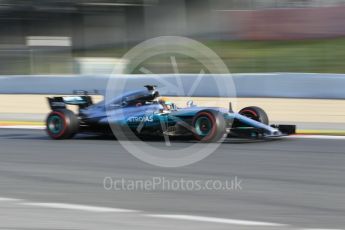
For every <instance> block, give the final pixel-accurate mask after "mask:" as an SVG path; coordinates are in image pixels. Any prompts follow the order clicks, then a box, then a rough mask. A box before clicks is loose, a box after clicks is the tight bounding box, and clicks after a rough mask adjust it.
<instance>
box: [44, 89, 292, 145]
mask: <svg viewBox="0 0 345 230" xmlns="http://www.w3.org/2000/svg"><path fill="white" fill-rule="evenodd" d="M48 101H49V105H50V108H51V110H52V111H51V112H50V113H49V115H48V117H47V120H46V129H47V133H48V135H49V136H50V137H51V138H53V139H68V138H72V137H73V136H74V135H75V134H77V133H104V134H114V135H115V136H116V137H117V138H130V137H132V136H137V137H164V136H169V137H183V138H188V139H194V140H197V141H200V142H217V141H221V140H223V139H224V138H227V137H240V138H271V137H281V136H284V135H290V134H294V133H295V130H296V127H295V126H294V125H270V124H269V119H268V116H267V114H266V113H265V111H264V110H263V109H261V108H259V107H255V106H251V107H246V108H244V109H242V110H240V111H239V112H238V113H236V112H234V111H232V108H231V103H229V108H227V109H225V108H218V107H198V106H195V105H194V104H193V102H192V101H189V102H188V103H187V106H186V107H185V108H179V107H177V106H176V105H175V104H174V103H173V102H169V101H166V100H164V99H162V98H161V97H160V94H159V92H158V90H157V89H156V87H155V86H151V85H147V86H145V87H144V88H143V89H139V90H136V91H132V92H128V93H125V94H123V95H120V96H118V97H115V98H113V99H111V100H106V101H102V102H99V103H96V104H93V102H92V100H91V97H90V96H86V95H82V96H69V97H52V98H48ZM66 105H77V106H79V112H78V113H77V114H75V113H73V112H72V111H71V110H68V109H67V107H66Z"/></svg>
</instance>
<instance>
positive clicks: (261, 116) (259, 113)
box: [239, 106, 270, 125]
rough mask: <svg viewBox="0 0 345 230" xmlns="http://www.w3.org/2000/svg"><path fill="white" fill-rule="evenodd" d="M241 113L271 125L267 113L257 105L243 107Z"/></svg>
mask: <svg viewBox="0 0 345 230" xmlns="http://www.w3.org/2000/svg"><path fill="white" fill-rule="evenodd" d="M239 114H241V115H243V116H246V117H248V118H250V119H253V120H255V121H258V122H261V123H263V124H265V125H269V123H270V122H269V119H268V116H267V113H266V112H265V111H264V110H263V109H261V108H260V107H257V106H249V107H246V108H243V109H241V111H240V112H239Z"/></svg>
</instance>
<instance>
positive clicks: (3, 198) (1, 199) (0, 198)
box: [0, 197, 22, 202]
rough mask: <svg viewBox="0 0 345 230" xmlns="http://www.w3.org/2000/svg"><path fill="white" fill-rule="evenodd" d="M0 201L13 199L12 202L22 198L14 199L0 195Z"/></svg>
mask: <svg viewBox="0 0 345 230" xmlns="http://www.w3.org/2000/svg"><path fill="white" fill-rule="evenodd" d="M1 201H12V202H13V201H14V202H17V201H22V199H16V198H10V197H0V202H1Z"/></svg>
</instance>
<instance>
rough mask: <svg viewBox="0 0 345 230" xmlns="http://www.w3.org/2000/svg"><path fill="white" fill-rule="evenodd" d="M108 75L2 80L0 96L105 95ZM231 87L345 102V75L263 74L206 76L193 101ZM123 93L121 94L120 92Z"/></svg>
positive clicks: (132, 85) (156, 79)
mask: <svg viewBox="0 0 345 230" xmlns="http://www.w3.org/2000/svg"><path fill="white" fill-rule="evenodd" d="M178 76H179V77H180V79H181V82H182V87H183V90H182V92H188V91H189V89H190V87H191V85H192V84H193V83H194V82H196V81H197V77H198V76H197V75H194V74H180V75H178ZM113 78H116V81H118V82H123V81H125V82H126V87H125V88H124V89H121V90H122V91H127V90H133V89H137V88H141V87H143V86H144V85H147V84H150V85H157V86H158V88H163V87H164V86H166V85H164V84H166V83H167V82H168V83H169V84H171V85H173V86H177V85H178V78H177V77H176V75H174V74H159V75H146V74H144V75H117V76H113ZM108 80H109V75H100V76H95V75H94V76H81V75H75V76H29V75H27V76H25V75H24V76H0V94H67V95H70V94H72V93H73V91H74V90H86V91H88V92H90V93H91V94H104V93H105V90H106V87H107V83H108ZM217 82H219V83H220V84H229V85H234V86H235V88H236V92H235V95H236V97H239V98H303V99H345V90H344V86H345V74H305V73H262V74H259V73H257V74H232V75H208V74H205V75H204V76H203V78H202V79H201V81H200V82H199V85H198V86H197V87H196V88H195V90H194V92H193V93H192V94H191V95H188V96H193V97H229V94H230V95H234V92H230V93H229V92H226V91H224V88H223V89H220V88H219V87H218V85H217ZM160 92H161V94H162V95H167V96H187V95H181V94H177V92H176V89H173V88H171V87H170V88H169V87H164V88H163V90H160ZM119 93H121V92H119Z"/></svg>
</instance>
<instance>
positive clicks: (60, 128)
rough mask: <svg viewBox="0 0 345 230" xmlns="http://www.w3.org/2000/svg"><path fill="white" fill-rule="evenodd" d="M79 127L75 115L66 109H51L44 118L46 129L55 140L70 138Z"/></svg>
mask: <svg viewBox="0 0 345 230" xmlns="http://www.w3.org/2000/svg"><path fill="white" fill-rule="evenodd" d="M78 129H79V120H78V118H77V116H76V115H75V114H74V113H73V112H72V111H70V110H68V109H61V110H55V111H52V112H51V113H50V114H49V115H48V117H47V120H46V131H47V133H48V135H49V136H50V137H51V138H52V139H55V140H59V139H70V138H72V137H73V136H74V135H75V134H76V133H77V132H78Z"/></svg>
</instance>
